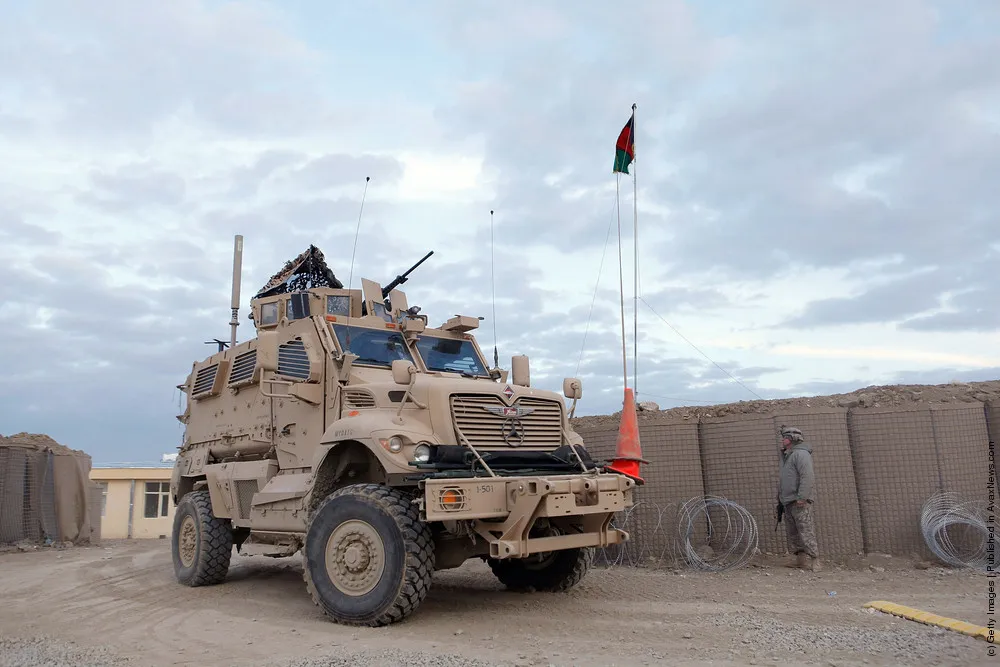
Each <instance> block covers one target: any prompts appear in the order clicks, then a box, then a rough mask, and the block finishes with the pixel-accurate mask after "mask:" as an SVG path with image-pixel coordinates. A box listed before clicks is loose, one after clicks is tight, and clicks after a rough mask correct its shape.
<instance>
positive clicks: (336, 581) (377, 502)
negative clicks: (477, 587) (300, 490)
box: [303, 484, 434, 626]
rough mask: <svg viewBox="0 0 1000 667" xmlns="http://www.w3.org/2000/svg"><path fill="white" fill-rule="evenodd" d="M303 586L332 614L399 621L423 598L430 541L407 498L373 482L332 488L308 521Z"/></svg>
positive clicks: (361, 621) (354, 621) (374, 622)
mask: <svg viewBox="0 0 1000 667" xmlns="http://www.w3.org/2000/svg"><path fill="white" fill-rule="evenodd" d="M303 552H304V555H305V563H304V566H303V570H304V575H305V580H306V586H307V587H308V589H309V593H310V595H311V596H312V598H313V601H314V602H315V603H316V604H317V605H319V606H320V607H321V608H322V609H323V611H324V612H325V613H326V615H327V616H329V617H330V618H331V619H333V620H334V621H336V622H338V623H342V624H345V625H368V626H381V625H388V624H390V623H395V622H397V621H400V620H402V619H403V618H405V617H406V616H408V615H409V614H410V613H412V612H413V610H414V609H416V608H417V607H418V606H419V605H420V603H421V602H422V601H423V599H424V597H425V596H426V595H427V591H428V590H429V589H430V585H431V575H432V574H433V573H434V541H433V538H432V535H431V531H430V528H429V527H428V526H427V524H426V523H424V522H422V521H421V520H420V512H419V510H418V508H417V506H416V505H415V504H414V503H413V502H412V497H411V496H409V495H407V494H406V493H404V492H402V491H399V490H397V489H391V488H388V487H384V486H380V485H378V484H356V485H353V486H348V487H344V488H342V489H339V490H337V491H335V492H334V493H333V494H331V495H330V496H329V497H328V498H326V499H325V500H323V501H322V502H321V503H320V504H319V506H318V507H317V508H316V510H315V511H314V512H313V514H312V516H311V517H310V519H309V527H308V530H307V532H306V543H305V548H304V549H303Z"/></svg>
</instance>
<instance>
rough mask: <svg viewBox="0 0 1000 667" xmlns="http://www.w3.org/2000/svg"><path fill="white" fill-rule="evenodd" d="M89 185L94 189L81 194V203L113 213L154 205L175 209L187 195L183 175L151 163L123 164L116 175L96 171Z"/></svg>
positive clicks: (92, 174)
mask: <svg viewBox="0 0 1000 667" xmlns="http://www.w3.org/2000/svg"><path fill="white" fill-rule="evenodd" d="M90 182H91V185H92V186H93V190H87V191H85V192H82V193H80V194H79V195H78V199H79V201H80V202H81V203H87V204H93V205H95V206H99V207H101V208H103V209H105V210H108V211H110V212H112V213H122V212H127V211H135V210H138V209H142V208H146V207H153V206H167V207H175V206H178V205H180V204H181V203H183V202H184V199H185V195H186V192H187V184H186V182H185V180H184V178H183V177H182V176H181V175H180V174H175V173H172V172H169V171H166V170H163V169H160V168H158V167H156V166H155V165H152V164H150V163H149V162H145V163H134V164H128V165H124V166H122V167H119V168H118V169H117V170H115V171H113V172H107V171H102V170H93V171H91V173H90Z"/></svg>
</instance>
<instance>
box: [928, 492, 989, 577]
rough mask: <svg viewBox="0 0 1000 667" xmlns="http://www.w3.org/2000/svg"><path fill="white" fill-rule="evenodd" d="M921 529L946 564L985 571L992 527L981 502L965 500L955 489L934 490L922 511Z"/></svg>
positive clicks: (930, 546) (929, 544)
mask: <svg viewBox="0 0 1000 667" xmlns="http://www.w3.org/2000/svg"><path fill="white" fill-rule="evenodd" d="M920 532H921V533H922V534H923V537H924V542H925V543H926V544H927V547H928V548H929V549H930V550H931V552H933V553H934V555H935V556H937V557H938V558H939V559H941V560H942V561H944V562H945V563H948V564H949V565H953V566H955V567H968V568H974V569H977V570H986V565H987V563H988V552H987V548H986V547H987V541H988V537H989V528H988V527H987V512H986V508H985V507H983V505H982V503H976V502H962V500H961V498H960V497H959V496H958V494H956V493H953V492H938V493H935V494H934V495H932V496H931V497H930V498H928V499H927V501H926V502H924V505H923V507H922V508H921V510H920Z"/></svg>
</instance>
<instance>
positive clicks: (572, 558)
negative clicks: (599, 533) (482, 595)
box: [486, 547, 594, 591]
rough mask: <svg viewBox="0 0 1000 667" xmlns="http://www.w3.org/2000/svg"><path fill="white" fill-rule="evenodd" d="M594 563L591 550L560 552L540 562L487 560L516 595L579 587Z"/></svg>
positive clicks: (528, 559)
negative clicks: (518, 593) (517, 592)
mask: <svg viewBox="0 0 1000 667" xmlns="http://www.w3.org/2000/svg"><path fill="white" fill-rule="evenodd" d="M593 560H594V549H593V548H590V547H588V548H581V549H563V550H561V551H552V552H550V553H548V554H545V555H544V556H543V557H542V558H536V557H533V556H529V557H527V558H505V559H503V560H497V559H494V558H489V559H487V560H486V562H487V563H489V566H490V569H491V570H493V574H494V575H496V578H497V579H499V580H500V582H501V583H502V584H503V585H504V586H506V587H507V588H509V589H511V590H515V591H565V590H569V589H570V588H572V587H573V586H576V585H577V584H578V583H580V580H582V579H583V577H584V575H586V574H587V571H588V570H589V569H590V564H591V563H592V562H593Z"/></svg>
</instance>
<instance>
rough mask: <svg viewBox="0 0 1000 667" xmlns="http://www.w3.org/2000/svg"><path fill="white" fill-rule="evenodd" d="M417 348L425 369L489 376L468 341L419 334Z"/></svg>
mask: <svg viewBox="0 0 1000 667" xmlns="http://www.w3.org/2000/svg"><path fill="white" fill-rule="evenodd" d="M417 350H418V351H419V352H420V356H421V357H423V358H424V364H425V365H426V366H427V370H430V371H449V372H452V373H464V374H467V375H481V376H484V377H488V376H489V373H488V372H487V370H486V367H485V366H483V362H482V361H480V359H479V355H478V354H476V348H475V347H474V346H473V345H472V342H470V341H467V340H454V339H451V338H433V337H430V336H421V337H420V338H419V339H418V340H417Z"/></svg>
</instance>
